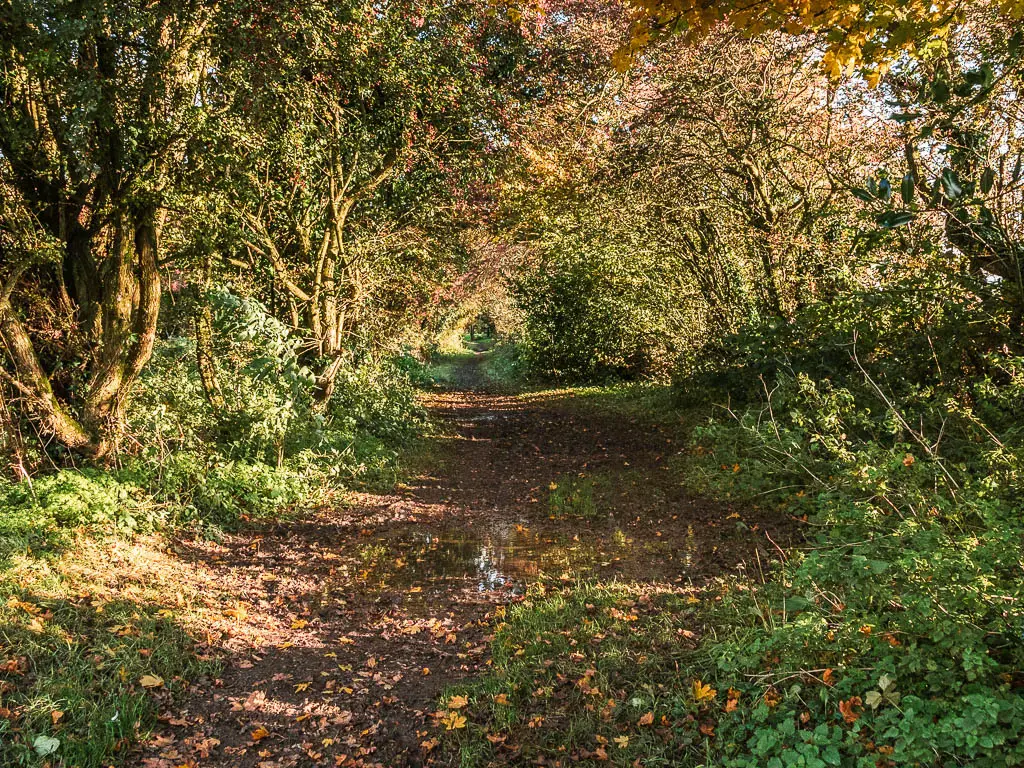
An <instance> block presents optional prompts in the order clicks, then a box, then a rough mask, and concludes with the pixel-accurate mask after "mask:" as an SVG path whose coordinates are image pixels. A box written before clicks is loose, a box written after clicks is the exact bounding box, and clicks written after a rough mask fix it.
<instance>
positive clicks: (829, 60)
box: [616, 0, 1024, 84]
mask: <svg viewBox="0 0 1024 768" xmlns="http://www.w3.org/2000/svg"><path fill="white" fill-rule="evenodd" d="M630 4H631V5H632V6H633V7H634V9H635V10H636V16H635V20H634V22H633V26H632V29H631V33H630V40H629V42H628V43H627V44H626V45H624V46H623V47H622V48H620V49H619V51H618V53H617V54H616V64H617V66H619V67H620V68H623V69H625V68H628V67H629V66H630V64H631V63H632V62H633V60H634V59H635V58H636V56H637V55H638V54H639V53H640V52H642V51H643V50H644V49H645V48H646V47H647V46H648V44H649V43H650V41H651V39H652V38H653V37H657V36H659V35H661V34H663V33H666V32H668V33H675V32H686V33H688V34H689V35H691V36H694V37H700V36H703V35H705V34H707V33H708V32H710V31H712V30H713V29H714V28H715V27H716V26H717V25H718V24H720V23H722V22H725V23H727V24H729V25H730V26H731V27H733V28H734V29H736V30H737V31H739V32H741V33H742V34H746V35H750V36H755V35H759V34H763V33H765V32H786V33H788V34H792V35H798V34H813V35H815V36H816V37H817V38H818V39H819V40H820V41H821V42H822V43H823V45H824V47H825V55H824V57H823V60H822V64H823V66H824V68H825V70H826V71H827V72H828V73H829V74H830V75H831V76H832V77H833V78H838V77H839V76H840V75H841V74H843V73H844V72H846V73H848V74H852V73H853V71H854V70H855V69H857V68H859V69H860V70H861V71H862V72H863V73H864V74H865V75H866V76H867V77H868V78H869V81H870V82H872V83H873V84H877V82H878V80H879V78H880V77H881V75H882V74H884V72H885V71H886V70H888V68H889V67H890V66H891V65H892V64H893V62H894V61H896V60H898V59H899V58H900V57H901V56H902V55H903V54H908V53H909V54H910V55H912V56H915V57H924V58H927V57H929V56H931V55H934V54H935V53H937V52H941V51H945V50H947V41H948V38H949V36H950V33H951V32H952V31H953V30H954V29H955V28H956V27H958V26H959V25H960V24H962V23H963V21H964V19H965V17H966V15H967V13H968V11H969V10H970V6H969V5H967V4H965V3H961V2H959V0H934V1H932V0H913V1H912V2H904V0H871V2H861V1H860V0H839V1H838V2H833V1H831V0H828V1H826V0H810V1H809V2H793V0H766V1H761V0H758V1H756V2H755V1H754V0H726V1H724V2H723V1H721V0H717V1H716V0H683V1H682V2H679V1H678V0H672V1H671V2H670V1H669V0H630ZM986 5H988V6H990V7H992V8H993V9H995V10H996V12H997V13H998V14H999V15H1001V16H1002V17H1004V18H1006V19H1008V20H1012V21H1018V22H1019V21H1020V20H1021V19H1024V2H1022V1H1021V0H992V2H990V3H986Z"/></svg>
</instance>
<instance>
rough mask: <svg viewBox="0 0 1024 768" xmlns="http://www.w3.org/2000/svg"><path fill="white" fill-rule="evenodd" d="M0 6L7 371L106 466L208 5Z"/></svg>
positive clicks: (1, 257)
mask: <svg viewBox="0 0 1024 768" xmlns="http://www.w3.org/2000/svg"><path fill="white" fill-rule="evenodd" d="M0 14H2V15H0V57H2V63H0V99H2V108H0V217H2V219H0V232H2V236H0V267H2V270H0V271H2V282H0V339H2V341H3V345H4V354H5V357H6V361H5V365H4V367H3V368H2V369H0V370H2V373H3V378H4V381H5V382H6V384H7V385H8V387H9V388H10V389H11V390H13V392H14V393H16V394H17V396H18V397H19V398H20V400H21V402H22V403H23V404H24V406H25V408H24V409H25V411H26V412H28V413H29V414H31V415H32V416H33V418H34V419H36V420H37V422H38V424H39V426H40V428H41V430H42V432H43V433H44V434H46V435H47V436H49V437H52V438H53V439H55V440H56V441H58V442H59V443H60V444H62V445H63V446H65V447H67V448H69V449H73V450H75V451H77V452H80V453H83V454H85V455H87V456H90V457H92V458H93V459H100V458H103V457H104V456H106V455H107V454H108V453H109V452H110V451H111V450H112V448H113V447H114V444H115V442H116V440H117V433H118V429H119V427H120V426H121V422H122V418H123V412H124V407H125V402H126V398H127V396H128V393H129V391H130V389H131V386H132V384H133V382H134V381H135V379H136V377H137V376H138V375H139V372H140V371H141V370H142V368H143V366H144V365H145V364H146V362H147V360H148V359H149V357H150V355H151V353H152V349H153V343H154V338H155V335H156V328H157V316H158V311H159V306H160V293H161V291H160V277H159V273H158V266H159V250H160V239H161V230H162V227H163V225H164V222H165V218H166V213H167V209H166V207H165V202H166V196H167V194H168V192H169V190H170V189H171V188H172V187H173V185H174V180H175V175H176V173H177V172H178V169H179V167H180V165H181V163H182V162H183V158H184V154H183V149H184V144H185V140H186V139H187V138H188V136H189V135H190V134H191V133H192V131H193V129H194V126H195V124H196V121H197V112H198V109H197V92H198V90H199V89H200V87H201V84H202V82H203V79H204V77H205V75H206V72H207V68H208V61H207V57H206V52H207V50H208V46H207V38H208V35H209V30H210V24H211V21H212V17H213V12H212V10H211V7H210V5H209V4H206V3H200V2H188V1H187V0H182V1H181V2H178V1H176V0H165V1H162V2H146V3H139V4H125V3H117V2H105V1H103V0H95V1H92V2H71V1H70V0H69V1H68V2H52V3H36V2H28V1H27V0H15V1H14V2H13V3H10V4H8V5H7V7H6V8H5V9H4V10H3V11H2V12H0Z"/></svg>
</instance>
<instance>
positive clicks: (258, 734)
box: [252, 725, 270, 741]
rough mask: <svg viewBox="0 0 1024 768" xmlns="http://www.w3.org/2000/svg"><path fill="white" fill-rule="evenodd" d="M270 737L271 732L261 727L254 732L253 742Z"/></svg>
mask: <svg viewBox="0 0 1024 768" xmlns="http://www.w3.org/2000/svg"><path fill="white" fill-rule="evenodd" d="M269 735H270V731H268V730H267V729H266V728H264V727H263V726H262V725H261V726H260V727H259V728H257V729H256V730H255V731H253V732H252V740H253V741H259V740H260V739H265V738H267V736H269Z"/></svg>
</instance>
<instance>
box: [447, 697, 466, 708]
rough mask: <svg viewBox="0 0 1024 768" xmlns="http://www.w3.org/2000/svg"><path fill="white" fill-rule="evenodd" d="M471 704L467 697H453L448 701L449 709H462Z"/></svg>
mask: <svg viewBox="0 0 1024 768" xmlns="http://www.w3.org/2000/svg"><path fill="white" fill-rule="evenodd" d="M468 703H469V700H468V699H467V698H466V697H465V696H452V697H451V698H450V699H448V708H449V709H462V708H463V707H464V706H466V705H467V704H468Z"/></svg>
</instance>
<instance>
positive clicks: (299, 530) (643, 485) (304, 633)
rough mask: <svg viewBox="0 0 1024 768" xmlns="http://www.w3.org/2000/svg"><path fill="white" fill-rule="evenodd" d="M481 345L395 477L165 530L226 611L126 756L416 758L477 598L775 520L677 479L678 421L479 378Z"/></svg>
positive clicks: (480, 644) (616, 571) (735, 563)
mask: <svg viewBox="0 0 1024 768" xmlns="http://www.w3.org/2000/svg"><path fill="white" fill-rule="evenodd" d="M482 360H483V355H475V356H473V357H472V358H468V359H466V360H465V361H464V362H463V363H462V364H461V366H460V368H459V370H458V371H457V379H456V381H457V383H458V386H459V387H460V389H458V390H457V391H446V392H438V393H434V394H431V395H430V396H429V397H428V399H427V405H428V407H429V408H430V409H431V411H432V413H433V414H434V416H435V417H436V418H437V419H438V420H439V421H440V422H441V423H442V424H443V425H444V427H445V428H444V430H443V435H442V436H441V437H438V438H437V445H436V446H434V447H433V448H432V450H431V453H430V456H429V467H428V469H427V471H424V472H422V473H421V474H419V476H417V477H416V478H415V480H413V481H411V482H410V483H409V484H408V485H400V486H399V487H398V488H396V489H395V490H394V491H393V492H391V493H384V494H374V493H354V494H352V495H351V500H350V503H349V504H347V505H345V506H341V507H337V508H330V509H322V510H319V511H318V512H315V513H310V514H309V515H306V516H304V517H303V518H302V519H299V520H295V521H287V522H280V523H274V524H270V525H266V526H254V527H252V528H251V529H249V530H247V531H244V532H242V533H239V534H235V535H231V536H229V537H227V538H226V539H225V540H224V541H222V542H220V543H218V544H210V543H205V544H200V543H183V544H180V545H178V547H177V554H178V556H179V557H182V558H185V559H188V560H190V561H191V562H192V563H193V565H194V567H195V569H196V571H197V572H202V573H204V574H205V578H207V579H213V580H215V581H216V582H217V583H218V584H220V585H222V586H228V587H229V588H228V589H227V590H226V591H227V592H229V593H231V594H234V595H236V596H237V598H238V602H237V604H233V605H226V606H225V612H226V613H228V614H230V615H231V616H233V617H234V619H235V620H236V621H237V623H238V625H239V630H238V632H237V633H232V632H230V630H229V632H228V635H229V636H227V637H224V638H222V639H221V641H220V642H217V643H216V645H217V646H218V647H221V648H226V649H227V653H228V657H227V660H226V667H225V669H224V671H223V673H222V677H221V679H219V680H209V681H203V682H201V683H200V684H197V685H195V686H193V687H192V689H191V690H190V691H189V692H188V693H187V694H186V695H185V696H182V697H179V701H178V703H177V704H176V705H172V706H170V708H169V710H168V711H167V712H165V713H164V715H163V716H162V718H161V720H162V723H161V728H160V730H159V731H158V733H157V734H156V735H155V737H154V738H153V739H152V740H151V742H150V744H149V745H148V746H147V749H146V751H145V754H144V755H143V756H142V757H141V761H142V765H144V766H147V768H178V766H181V765H182V764H185V765H192V764H196V765H201V766H204V767H205V766H258V767H259V768H277V767H278V766H353V768H355V767H356V766H360V765H362V766H374V765H384V766H419V765H424V764H430V763H431V762H432V756H431V753H430V751H429V749H424V748H423V747H422V746H421V745H422V744H423V743H424V742H427V744H428V746H429V739H430V738H431V735H432V734H434V733H435V732H436V727H437V726H436V723H435V721H434V718H433V711H434V710H435V709H436V706H437V705H436V700H437V697H438V695H439V694H440V693H441V692H442V691H443V690H444V688H445V687H446V686H447V685H449V684H451V683H452V682H454V681H456V680H458V679H460V678H462V677H465V676H466V675H470V674H472V673H473V672H474V671H475V670H477V669H479V668H480V667H481V666H482V665H484V664H485V663H486V658H487V642H486V641H487V631H488V630H487V619H488V617H489V616H490V615H491V612H492V611H493V610H494V608H495V607H496V606H499V605H503V604H507V603H509V602H511V601H515V600H518V599H521V595H522V594H523V592H524V590H525V589H526V587H527V586H528V585H529V583H530V582H532V581H535V580H537V579H541V578H551V579H556V580H574V579H577V578H585V577H594V578H600V579H605V580H608V579H613V578H618V579H624V580H643V581H658V582H664V583H667V584H671V585H677V586H685V585H687V584H698V585H699V584H700V583H702V582H703V581H705V580H706V579H707V578H708V577H710V576H713V575H716V574H719V573H722V572H723V571H726V570H730V569H734V568H743V567H745V564H752V563H753V562H754V552H755V549H757V548H758V547H763V546H764V545H765V544H766V543H767V542H766V541H765V539H764V537H763V536H762V535H761V534H760V533H753V532H752V531H756V530H757V528H755V527H754V526H758V527H761V526H766V525H767V526H768V527H769V530H775V529H773V528H772V524H771V523H768V522H767V521H765V520H760V519H757V517H756V515H753V514H752V513H748V512H745V511H744V512H743V516H742V517H743V520H742V524H740V523H741V520H740V519H739V518H740V515H739V513H738V511H736V510H733V509H732V508H731V507H729V506H727V505H723V504H719V503H715V502H710V501H707V500H702V499H699V498H694V497H693V496H692V495H690V494H688V493H687V492H686V491H685V490H684V489H682V488H681V487H680V486H679V483H678V478H676V479H673V477H672V473H671V472H669V471H666V469H665V468H666V461H667V459H668V458H669V457H671V455H673V454H674V453H677V452H678V451H679V450H680V449H681V448H682V445H681V429H680V428H679V427H678V425H676V426H674V427H673V426H671V425H651V424H645V423H641V422H640V421H636V420H631V419H630V418H628V417H625V416H623V415H622V414H621V413H610V412H602V411H601V410H599V409H597V408H594V407H593V406H592V405H591V404H587V403H585V402H581V401H578V399H576V398H573V397H572V396H571V395H569V394H566V395H561V396H558V395H551V394H548V395H544V394H537V395H519V396H511V395H503V394H493V393H488V392H486V391H483V389H482V388H481V387H482V386H483V383H484V382H483V376H482V375H481V372H480V366H481V361H482ZM740 511H742V510H740ZM777 527H779V528H785V527H786V526H785V525H781V524H780V525H778V526H777ZM773 537H774V535H773ZM776 540H778V539H776ZM769 546H770V545H769ZM747 567H753V566H747ZM231 634H235V635H236V636H234V637H232V636H230V635H231ZM190 761H191V762H190Z"/></svg>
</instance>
